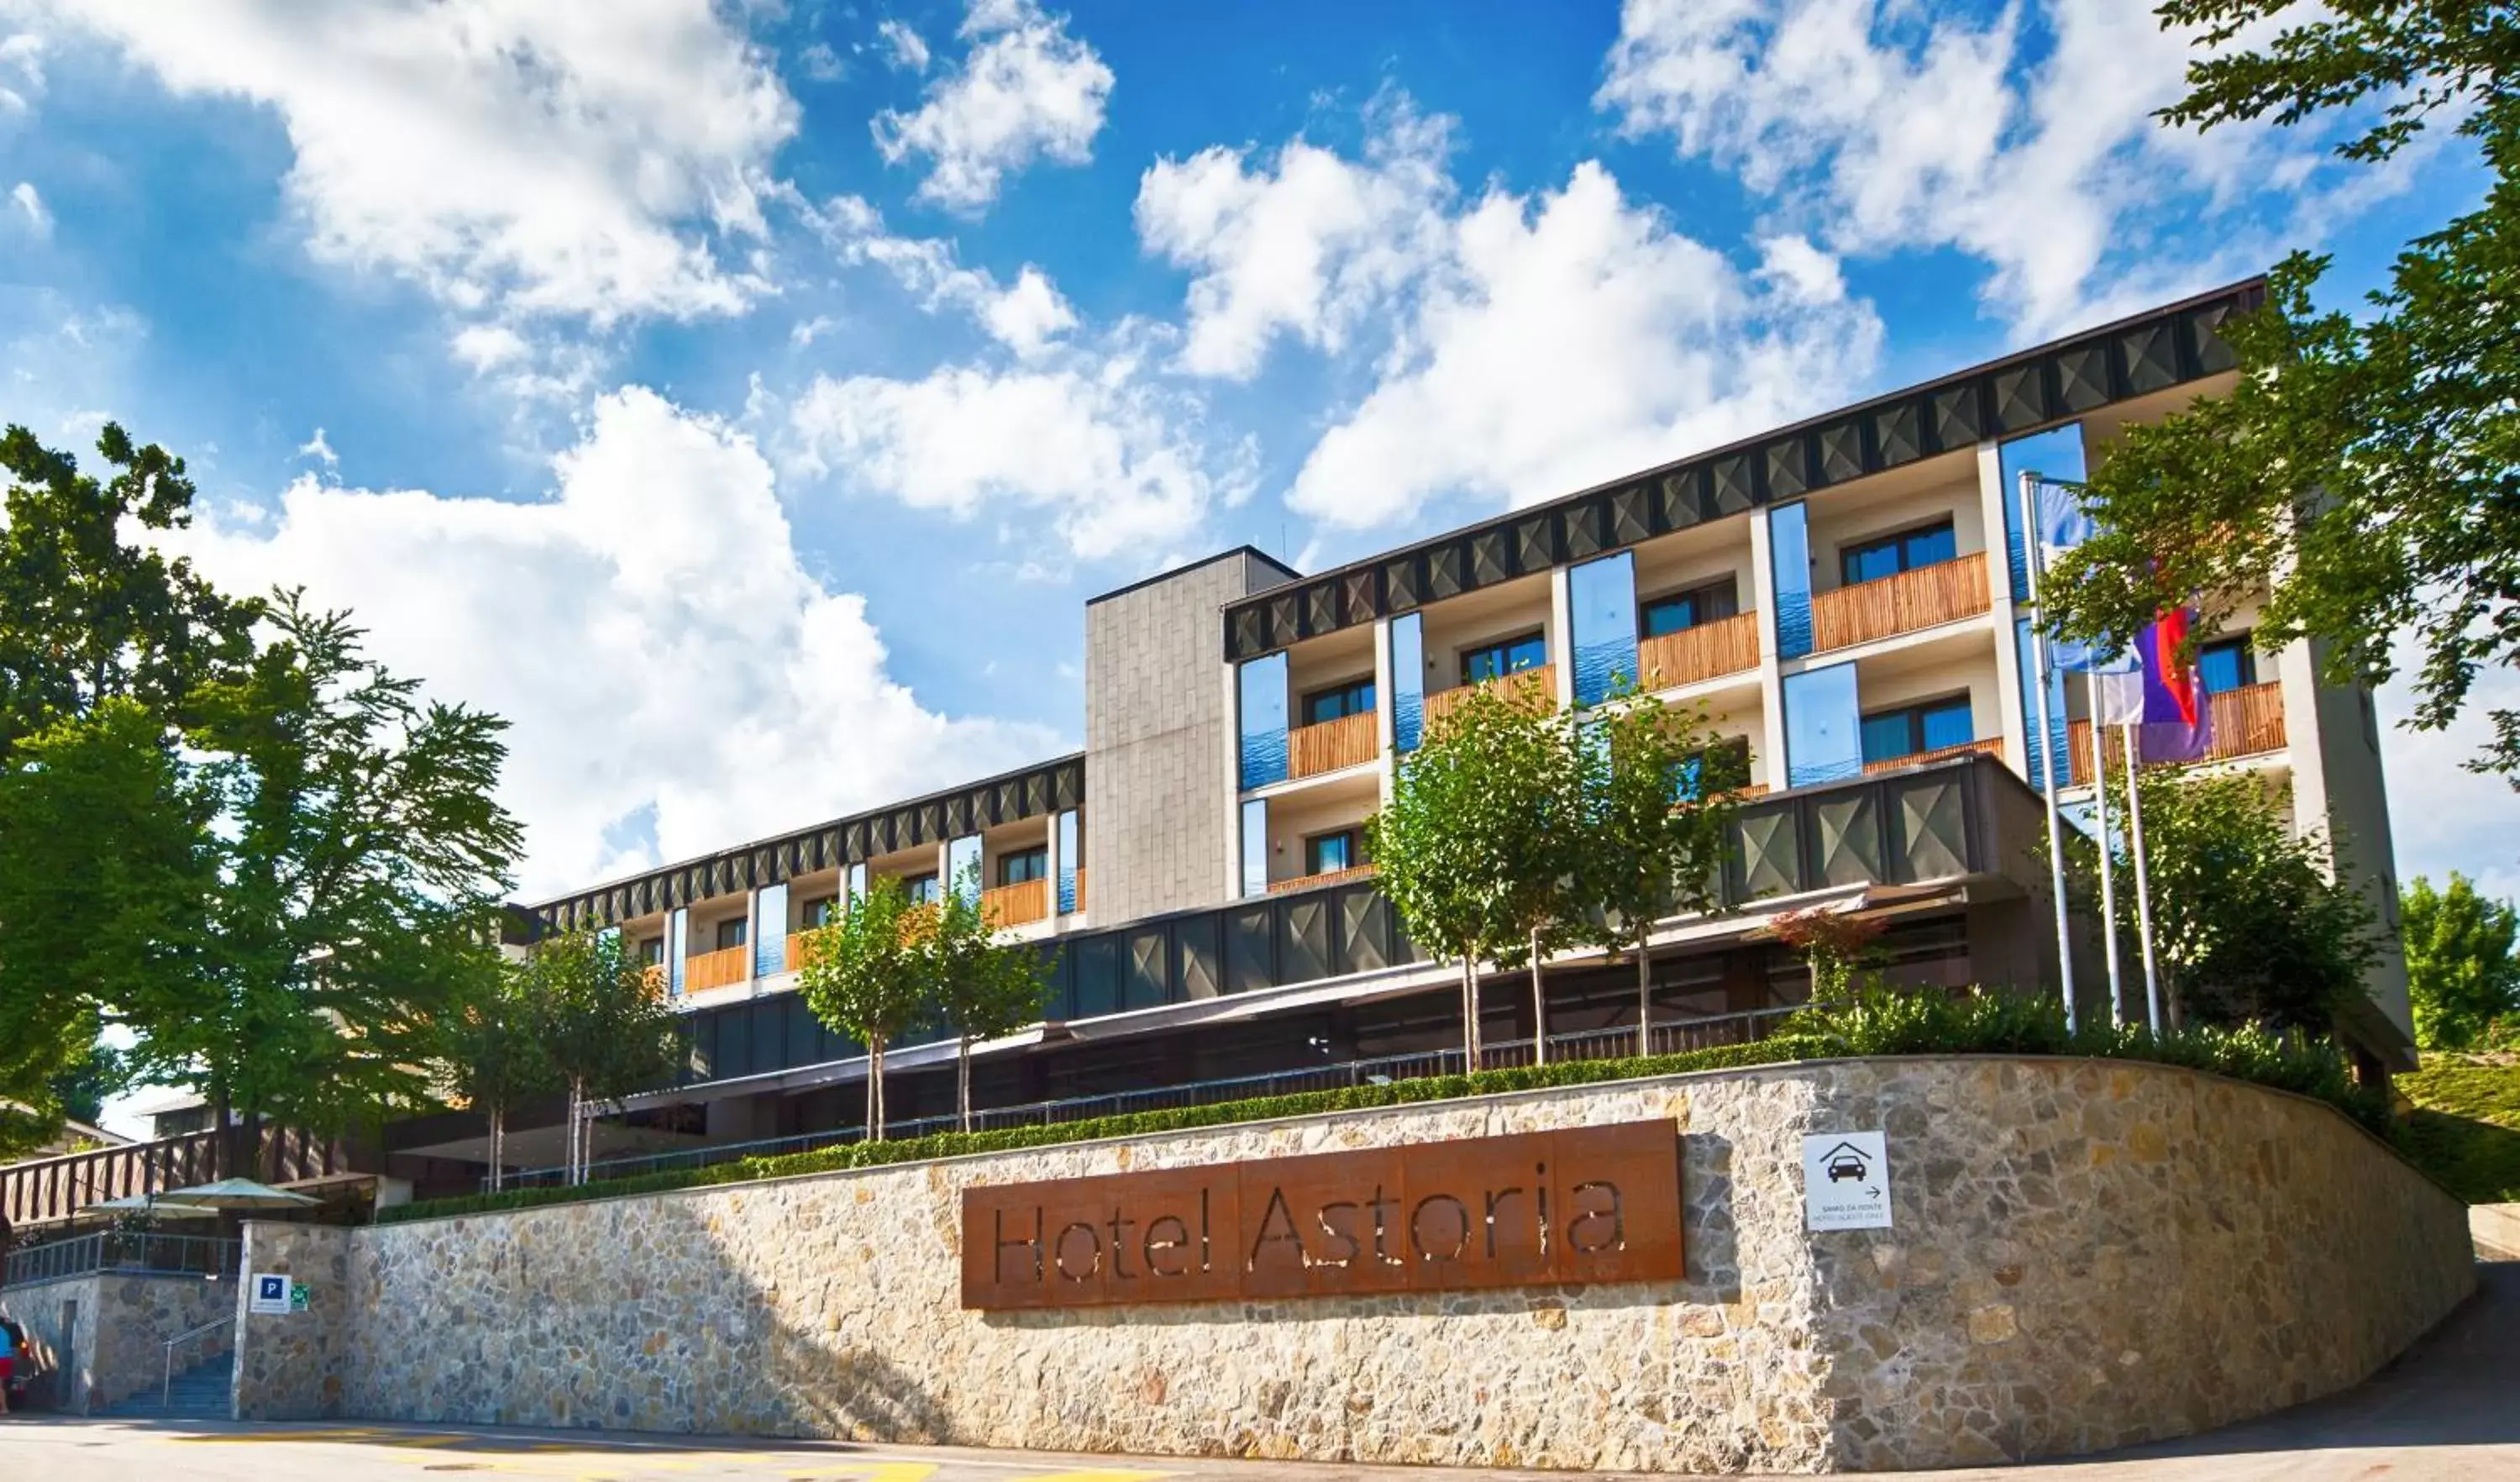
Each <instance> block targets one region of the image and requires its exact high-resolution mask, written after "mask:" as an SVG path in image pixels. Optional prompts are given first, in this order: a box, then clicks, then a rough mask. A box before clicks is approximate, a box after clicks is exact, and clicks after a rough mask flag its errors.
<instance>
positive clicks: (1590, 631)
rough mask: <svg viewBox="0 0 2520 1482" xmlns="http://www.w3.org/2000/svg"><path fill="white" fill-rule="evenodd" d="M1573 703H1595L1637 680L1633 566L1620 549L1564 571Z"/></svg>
mask: <svg viewBox="0 0 2520 1482" xmlns="http://www.w3.org/2000/svg"><path fill="white" fill-rule="evenodd" d="M1566 599H1567V603H1566V615H1567V621H1568V622H1569V623H1571V624H1572V625H1573V628H1574V632H1573V633H1572V634H1571V635H1570V638H1571V640H1572V642H1571V643H1570V645H1569V651H1571V652H1572V653H1573V654H1574V659H1575V702H1576V703H1577V704H1579V705H1595V704H1599V703H1600V702H1601V701H1602V700H1605V699H1608V698H1609V697H1610V696H1611V695H1613V694H1615V693H1616V692H1617V690H1618V688H1619V685H1620V683H1621V681H1623V680H1624V681H1627V682H1630V683H1633V682H1634V681H1635V680H1636V678H1637V563H1636V558H1635V557H1633V556H1631V555H1629V554H1628V553H1627V552H1625V551H1621V552H1619V553H1618V554H1617V555H1615V556H1605V557H1603V558H1602V559H1601V560H1599V561H1586V562H1585V563H1584V564H1582V565H1580V566H1577V567H1575V568H1574V569H1573V570H1571V571H1569V572H1567V573H1566Z"/></svg>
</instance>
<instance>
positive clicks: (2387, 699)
mask: <svg viewBox="0 0 2520 1482" xmlns="http://www.w3.org/2000/svg"><path fill="white" fill-rule="evenodd" d="M2418 656H2419V655H2418V652H2417V651H2416V649H2415V648H2414V647H2413V646H2412V645H2410V644H2405V643H2402V644H2400V645H2399V646H2398V657H2399V659H2400V662H2401V665H2402V672H2411V669H2412V665H2411V661H2412V660H2414V659H2416V658H2417V657H2418ZM2377 701H2378V710H2379V715H2380V728H2381V730H2380V754H2381V756H2382V757H2383V758H2384V760H2385V762H2386V766H2387V777H2388V788H2389V830H2390V833H2391V835H2392V843H2393V844H2394V846H2395V850H2396V854H2397V873H2398V877H2399V878H2400V879H2402V880H2411V879H2413V878H2414V877H2415V876H2418V875H2422V876H2430V877H2431V878H2432V882H2433V883H2434V884H2435V885H2441V884H2443V883H2444V882H2445V881H2446V880H2447V878H2448V877H2449V876H2450V873H2451V872H2452V871H2453V870H2455V871H2457V872H2458V873H2460V874H2461V875H2464V876H2468V877H2469V878H2471V879H2473V880H2475V881H2476V882H2477V888H2478V889H2480V890H2483V891H2485V892H2486V893H2488V894H2490V895H2496V896H2500V897H2504V898H2508V899H2520V836H2515V835H2514V833H2513V831H2512V828H2511V820H2512V819H2513V818H2514V817H2515V816H2520V794H2515V793H2514V792H2513V791H2512V787H2511V785H2510V784H2509V783H2507V782H2505V781H2503V780H2502V779H2501V778H2498V777H2485V776H2480V775H2479V774H2477V773H2474V772H2470V771H2468V770H2467V768H2466V765H2465V764H2466V763H2467V762H2468V761H2469V760H2471V759H2472V758H2474V757H2476V756H2478V755H2479V754H2481V753H2482V752H2483V751H2484V749H2485V747H2486V745H2487V743H2488V742H2489V741H2492V740H2493V726H2492V724H2491V722H2490V721H2489V719H2488V715H2489V713H2490V712H2492V711H2495V710H2520V673H2514V672H2513V671H2512V670H2510V669H2508V668H2487V669H2481V670H2479V671H2478V673H2477V682H2476V688H2475V689H2474V690H2473V691H2472V692H2470V694H2469V696H2468V699H2467V704H2466V706H2465V708H2464V709H2463V710H2462V711H2461V712H2460V715H2459V718H2458V719H2457V720H2455V721H2453V722H2452V723H2451V725H2450V726H2449V727H2447V728H2446V729H2444V730H2440V731H2416V730H2411V729H2408V727H2407V725H2406V724H2405V722H2406V721H2407V719H2408V717H2409V716H2411V715H2413V714H2414V708H2415V706H2414V694H2413V691H2412V690H2411V689H2410V688H2409V687H2408V683H2407V681H2405V680H2404V679H2400V680H2397V681H2394V682H2392V683H2390V684H2388V685H2385V686H2383V687H2382V688H2381V690H2380V692H2379V694H2378V696H2377Z"/></svg>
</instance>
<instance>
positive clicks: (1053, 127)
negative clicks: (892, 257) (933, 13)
mask: <svg viewBox="0 0 2520 1482" xmlns="http://www.w3.org/2000/svg"><path fill="white" fill-rule="evenodd" d="M961 34H962V36H963V38H964V39H965V40H967V41H968V42H970V43H971V51H970V55H969V56H967V58H965V59H964V63H963V66H962V67H960V68H958V69H954V70H949V71H948V72H947V73H946V74H945V75H943V76H940V77H938V78H937V79H936V80H935V81H933V82H930V83H929V84H928V85H927V90H926V93H925V95H924V101H922V103H921V105H920V106H919V108H918V109H917V110H916V111H915V112H908V113H905V112H900V111H898V110H895V109H886V110H884V111H883V112H880V113H878V114H877V115H876V117H875V120H874V125H873V126H874V129H875V140H876V146H877V149H879V150H881V151H882V153H883V157H884V158H885V159H886V160H887V161H889V162H891V163H894V164H899V163H901V162H903V161H904V160H906V159H908V158H910V157H912V156H914V155H916V156H921V157H925V159H926V160H927V161H928V164H927V178H926V179H924V180H922V181H921V182H920V185H919V199H921V200H922V201H927V202H934V203H935V204H938V205H942V206H945V207H948V208H950V209H954V210H964V211H976V210H978V209H981V208H983V207H985V206H986V205H987V204H988V203H989V202H992V201H994V200H996V199H997V195H998V189H999V186H1000V185H1001V184H1002V183H1003V182H1004V180H1005V178H1006V176H1007V175H1008V174H1010V173H1011V172H1013V171H1017V170H1021V169H1023V168H1024V167H1025V166H1027V165H1029V164H1031V163H1032V162H1033V161H1034V160H1035V159H1048V160H1051V161H1052V162H1054V163H1058V164H1083V163H1085V162H1086V161H1088V160H1089V159H1091V158H1092V157H1093V147H1094V136H1095V135H1096V134H1098V133H1100V132H1102V112H1103V108H1104V105H1105V104H1106V103H1107V102H1108V100H1109V98H1110V96H1111V83H1112V76H1111V69H1110V68H1109V67H1105V66H1104V65H1103V64H1102V57H1101V56H1099V55H1098V54H1097V53H1096V52H1095V50H1094V48H1093V47H1091V46H1088V45H1087V44H1085V43H1084V42H1082V41H1079V40H1078V39H1076V38H1075V37H1073V36H1071V35H1069V34H1068V33H1067V18H1066V17H1064V16H1048V15H1045V14H1044V13H1043V12H1042V10H1041V9H1040V7H1039V6H1037V5H1035V4H1033V3H1032V0H972V3H971V7H970V11H969V14H968V15H967V17H966V18H965V19H964V22H963V26H962V31H961Z"/></svg>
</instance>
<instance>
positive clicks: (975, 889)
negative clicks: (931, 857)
mask: <svg viewBox="0 0 2520 1482" xmlns="http://www.w3.org/2000/svg"><path fill="white" fill-rule="evenodd" d="M945 879H946V882H947V885H948V887H949V888H951V889H952V890H953V891H954V892H955V893H956V894H958V895H960V896H962V897H963V898H964V899H965V900H976V899H978V898H979V894H980V886H981V880H980V836H979V835H978V834H976V833H967V834H965V835H963V836H962V837H961V838H958V839H955V840H953V841H952V842H950V843H948V844H947V845H946V846H945Z"/></svg>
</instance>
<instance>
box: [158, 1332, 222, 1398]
mask: <svg viewBox="0 0 2520 1482" xmlns="http://www.w3.org/2000/svg"><path fill="white" fill-rule="evenodd" d="M235 1323H236V1314H235V1313H229V1314H228V1315H227V1316H226V1317H224V1318H221V1319H219V1320H218V1321H217V1322H215V1323H204V1324H203V1325H201V1326H199V1327H196V1328H193V1329H191V1330H189V1331H186V1332H179V1333H177V1334H175V1335H174V1336H173V1337H171V1338H168V1339H167V1340H166V1373H165V1377H164V1379H163V1380H162V1381H161V1382H160V1383H159V1385H158V1404H159V1405H161V1406H165V1405H172V1404H173V1403H174V1402H175V1350H176V1349H177V1348H179V1347H181V1346H182V1345H184V1344H186V1343H189V1342H191V1341H193V1340H194V1339H195V1338H199V1337H204V1336H206V1335H208V1334H210V1333H214V1332H217V1331H218V1330H219V1329H220V1328H222V1327H228V1326H232V1325H234V1324H235Z"/></svg>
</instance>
